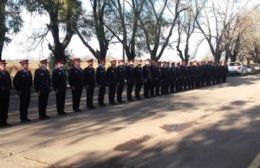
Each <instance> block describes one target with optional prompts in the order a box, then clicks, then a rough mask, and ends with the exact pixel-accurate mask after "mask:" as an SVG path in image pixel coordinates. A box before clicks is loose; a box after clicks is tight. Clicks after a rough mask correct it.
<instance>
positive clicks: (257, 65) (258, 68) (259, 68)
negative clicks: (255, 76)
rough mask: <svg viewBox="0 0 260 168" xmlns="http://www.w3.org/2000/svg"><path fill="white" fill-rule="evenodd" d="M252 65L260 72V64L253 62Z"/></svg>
mask: <svg viewBox="0 0 260 168" xmlns="http://www.w3.org/2000/svg"><path fill="white" fill-rule="evenodd" d="M251 66H253V67H254V68H255V72H260V64H257V63H255V64H251Z"/></svg>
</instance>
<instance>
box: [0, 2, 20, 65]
mask: <svg viewBox="0 0 260 168" xmlns="http://www.w3.org/2000/svg"><path fill="white" fill-rule="evenodd" d="M20 5H21V2H20V1H17V0H16V1H15V0H1V1H0V60H1V59H2V52H3V48H4V44H5V43H9V42H10V41H11V38H10V37H9V36H8V35H12V34H15V33H18V32H19V31H20V28H21V26H22V22H23V21H22V18H21V15H20V13H21V8H20Z"/></svg>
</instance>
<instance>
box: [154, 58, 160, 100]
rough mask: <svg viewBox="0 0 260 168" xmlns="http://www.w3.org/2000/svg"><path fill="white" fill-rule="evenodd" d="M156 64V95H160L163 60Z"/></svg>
mask: <svg viewBox="0 0 260 168" xmlns="http://www.w3.org/2000/svg"><path fill="white" fill-rule="evenodd" d="M155 66H156V74H157V75H156V80H155V96H160V95H161V92H160V89H161V80H162V68H161V62H157V63H155Z"/></svg>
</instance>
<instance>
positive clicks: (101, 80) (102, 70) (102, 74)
mask: <svg viewBox="0 0 260 168" xmlns="http://www.w3.org/2000/svg"><path fill="white" fill-rule="evenodd" d="M105 65H106V61H105V60H100V64H99V66H98V68H97V73H96V81H97V85H98V105H99V106H101V107H105V106H106V104H105V103H104V98H105V94H106V85H107V79H106V67H105Z"/></svg>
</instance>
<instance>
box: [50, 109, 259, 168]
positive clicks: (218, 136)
mask: <svg viewBox="0 0 260 168" xmlns="http://www.w3.org/2000/svg"><path fill="white" fill-rule="evenodd" d="M205 118H207V116H205V117H202V118H201V119H202V120H204V119H205ZM241 118H243V122H241ZM259 118H260V106H254V107H252V108H250V109H247V110H244V111H240V112H239V113H236V114H235V113H230V114H228V113H227V114H226V115H225V118H223V119H222V120H221V121H220V122H218V123H216V124H213V125H211V126H210V127H208V128H205V129H196V126H191V127H194V131H192V133H190V134H188V135H187V136H185V137H184V138H183V139H182V140H181V141H180V142H174V141H171V140H166V141H162V142H159V143H157V144H154V145H153V146H151V147H145V146H144V145H142V143H143V142H142V141H140V144H135V145H137V146H138V150H135V151H132V150H129V151H128V152H126V151H122V153H120V154H118V155H117V156H115V157H111V158H109V159H105V160H102V158H104V156H105V154H104V156H100V154H95V153H91V154H90V155H88V154H85V155H83V156H84V157H83V158H81V159H80V160H79V161H78V162H77V163H75V164H78V167H82V168H115V167H120V168H121V167H123V168H158V167H162V168H166V167H169V168H209V167H210V168H220V167H221V168H245V167H248V166H249V164H250V163H251V162H252V161H253V159H254V157H255V156H256V154H257V153H258V152H259V151H260V133H259V132H260V122H259V121H260V120H259ZM194 124H200V121H198V123H194ZM170 133H171V132H169V134H170ZM126 143H127V142H126ZM132 145H133V144H132ZM130 147H131V146H130ZM132 147H133V148H134V146H132ZM68 159H69V158H68ZM64 161H66V159H64V160H61V161H60V162H58V163H56V164H55V165H53V167H59V166H58V165H59V164H60V163H63V162H64Z"/></svg>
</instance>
